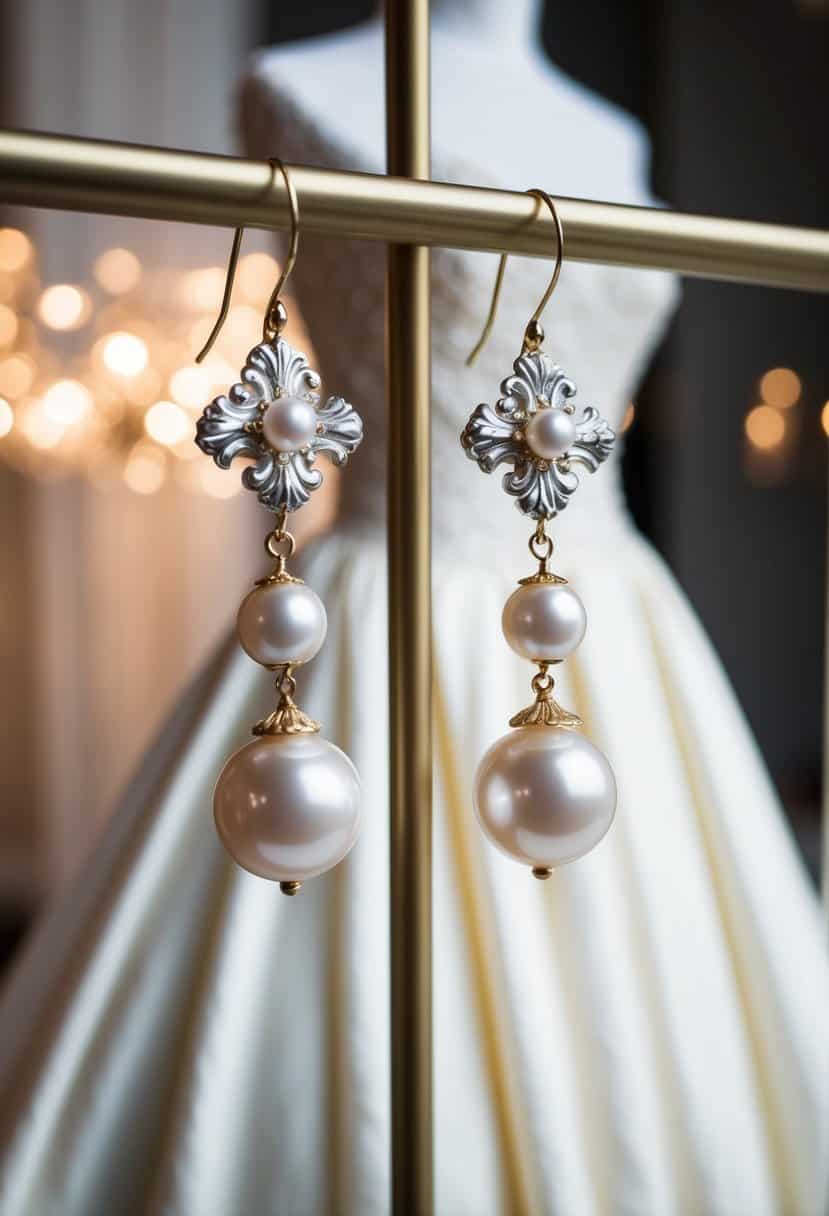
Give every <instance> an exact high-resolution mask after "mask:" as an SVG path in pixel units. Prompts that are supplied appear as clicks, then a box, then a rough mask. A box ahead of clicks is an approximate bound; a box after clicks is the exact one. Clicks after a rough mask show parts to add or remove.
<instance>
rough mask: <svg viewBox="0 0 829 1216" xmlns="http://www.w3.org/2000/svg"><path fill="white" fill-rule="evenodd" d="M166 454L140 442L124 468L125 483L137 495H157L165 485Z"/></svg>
mask: <svg viewBox="0 0 829 1216" xmlns="http://www.w3.org/2000/svg"><path fill="white" fill-rule="evenodd" d="M165 474H166V466H165V461H164V453H163V452H161V451H159V449H158V448H157V447H154V446H153V445H152V444H151V443H147V442H146V440H139V442H138V443H137V444H136V445H135V447H134V448H133V449H132V451H131V452H130V454H129V458H128V459H127V463H126V464H125V466H124V482H125V484H126V485H127V486H129V488H130V489H131V490H134V491H135V493H136V494H155V493H156V492H157V491H158V490H160V489H161V487H162V486H163V485H164V477H165Z"/></svg>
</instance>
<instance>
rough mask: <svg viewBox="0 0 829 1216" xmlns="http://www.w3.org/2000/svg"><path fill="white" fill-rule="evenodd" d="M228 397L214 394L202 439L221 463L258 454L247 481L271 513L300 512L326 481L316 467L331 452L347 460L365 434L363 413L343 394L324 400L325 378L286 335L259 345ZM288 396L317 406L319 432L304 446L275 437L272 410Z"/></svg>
mask: <svg viewBox="0 0 829 1216" xmlns="http://www.w3.org/2000/svg"><path fill="white" fill-rule="evenodd" d="M240 375H241V382H240V383H238V384H234V385H233V387H232V388H231V389H230V390H229V391H228V393H227V395H226V396H219V397H216V398H214V400H213V401H211V402H210V404H209V405H207V406H206V407H205V409H204V412H203V414H202V416H201V417H200V418H199V421H198V423H197V424H196V443H197V445H198V447H199V448H200V449H201V450H202V452H204V453H205V454H206V455H207V456H212V457H213V460H214V461H215V462H216V464H217V465H218V466H219V468H222V469H229V468H230V464H231V461H232V460H234V458H235V457H237V456H247V457H250V458H252V459H253V460H254V462H255V463H254V464H252V465H249V466H248V467H247V468H246V469H245V470H244V472H243V473H242V484H243V485H244V486H245V487H246V488H247V489H248V490H255V491H256V493H257V494H258V496H259V501H260V502H261V503H262V505H263V506H264V507H267V508H268V510H269V511H276V512H278V511H282V510H285V511H296V510H298V509H299V508H300V507H303V506H305V504H306V503H307V502H308V500H309V498H310V497H311V492H312V491H313V490H316V489H318V488H319V487H320V486H321V485H322V480H323V478H322V473H321V472H320V471H319V469H317V468H315V467H314V464H315V461H316V458H317V456H319V455H320V454H321V453H323V452H325V453H327V454H328V455H329V457H330V458H331V460H333V462H334V464H337V465H343V464H345V462H346V461H347V460H348V457H349V456H350V455H351V454H352V452H354V451H355V449H356V448H357V447H358V446H359V444H360V441H361V440H362V438H363V423H362V419H361V418H360V415H359V414H358V413H357V411H356V410H355V409H354V407H353V406H351V405H349V403H348V402H347V401H345V400H344V399H343V398H342V397H329V398H328V400H327V401H326V402H325V403H324V404H321V403H320V395H319V393H317V392H316V389H318V388H319V386H320V377H319V375H318V374H317V372H315V371H314V370H313V368H311V367H310V366H309V364H308V360H307V359H306V357H305V355H304V354H303V353H302V352H301V351H298V350H295V349H294V348H293V347H292V346H290V345H289V344H288V343H287V342H286V341H285V339H284V338H280V337H277V338H276V339H275V340H274V341H273V342H261V343H260V344H259V345H258V346H254V348H253V350H252V351H251V352H250V354H249V355H248V357H247V362H246V363H245V366H244V367H243V368H242V371H241V373H240ZM285 398H292V399H293V400H294V401H295V402H297V401H298V402H301V403H302V402H304V403H307V404H309V405H310V406H312V407H313V410H314V414H315V421H314V428H313V433H311V434H309V435H308V436H307V437H306V436H303V437H302V442H301V446H292V447H290V448H282V449H280V448H279V447H277V446H274V445H273V444H272V443H271V442H270V441H269V439H268V435H267V432H268V429H269V428H268V425H267V414H268V411H269V410H271V409H272V408H274V407H276V408H279V402H280V401H282V402H283V404H284V399H285Z"/></svg>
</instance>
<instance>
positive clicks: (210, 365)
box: [201, 355, 239, 392]
mask: <svg viewBox="0 0 829 1216" xmlns="http://www.w3.org/2000/svg"><path fill="white" fill-rule="evenodd" d="M201 366H202V367H203V368H204V370H205V371H206V372H207V373H208V374H209V376H210V387H211V389H212V390H213V391H214V392H215V391H216V390H217V389H220V390H222V391H224V390H226V389H227V388H229V386H230V385H231V384H233V383H234V381H236V380H238V378H239V373H238V371H237V369H236V368H235V367H233V366H232V364H230V363H228V361H227V359H222V358H220V357H219V356H218V355H210V356H209V358H207V359H205V361H204V363H202V364H201Z"/></svg>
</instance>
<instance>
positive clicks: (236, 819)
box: [196, 161, 363, 895]
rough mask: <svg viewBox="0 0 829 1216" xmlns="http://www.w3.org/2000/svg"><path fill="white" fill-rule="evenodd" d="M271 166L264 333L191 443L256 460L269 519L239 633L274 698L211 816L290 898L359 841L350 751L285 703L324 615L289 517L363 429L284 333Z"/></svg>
mask: <svg viewBox="0 0 829 1216" xmlns="http://www.w3.org/2000/svg"><path fill="white" fill-rule="evenodd" d="M272 165H273V166H278V167H279V169H280V171H281V172H282V175H283V177H284V179H285V186H286V189H287V193H288V199H289V202H290V207H291V241H290V247H289V251H288V257H287V260H286V262H285V266H284V268H283V271H282V274H281V276H280V279H279V282H278V283H277V285H276V287H275V288H274V290H273V293H272V295H271V299H270V302H269V304H268V308H267V311H266V313H265V322H264V326H263V338H262V342H261V343H260V344H259V345H258V346H255V347H254V348H253V350H252V351H251V352H250V354H249V355H248V357H247V362H246V364H245V366H244V368H243V369H242V371H241V374H240V381H241V382H240V383H238V384H235V385H234V386H233V387H232V388H231V389H230V391H229V392H228V394H227V396H221V397H217V398H216V399H215V400H214V401H211V402H210V404H209V405H208V406H206V408H205V410H204V413H203V414H202V416H201V418H200V419H199V421H198V424H197V427H196V443H197V444H198V446H199V448H201V450H202V451H203V452H204V453H206V454H207V455H208V456H212V457H213V459H214V461H215V462H216V464H217V465H218V466H219V467H220V468H223V469H227V468H229V467H230V464H231V461H232V460H233V459H234V457H236V456H245V457H249V458H252V459H253V461H254V463H253V464H252V465H250V466H249V467H248V468H246V469H245V470H244V472H243V473H242V483H243V484H244V485H245V486H246V487H247V488H248V489H249V490H255V491H256V493H257V494H258V497H259V501H260V502H261V503H262V505H263V506H264V507H266V508H267V509H268V510H269V511H273V512H274V513H275V515H276V526H275V527H274V529H273V531H272V532H271V533H270V534H269V535H268V537H267V539H266V541H265V548H266V550H267V552H268V554H269V556H270V557H271V558H272V559H273V561H274V566H273V569H272V570H271V572H270V573H269V574H268V575H267V576H266V577H265V578H263V579H260V580H259V581H258V582H257V583H256V585H255V586H254V588H253V590H252V591H250V592H249V594H248V595H247V596H246V597H245V599H244V600H243V601H242V605H241V607H240V609H239V615H238V618H237V630H238V634H239V640H240V642H241V644H242V647H243V649H244V650H245V651H246V652H247V654H248V655H250V657H251V658H252V659H254V660H255V661H256V662H257V663H261V664H262V666H263V667H266V668H268V670H269V671H272V672H274V674H275V676H276V689H277V693H278V697H279V700H278V704H277V706H276V709H275V710H274V711H273V713H271V714H270V715H269V716H268V717H267V718H265V719H264V720H263V721H262V722H259V723H257V725H256V726H254V727H253V734H254V735H255V736H256V738H255V739H254V740H253V742H251V743H248V744H246V745H245V746H244V747H243V748H241V749H240V750H239V751H238V752H236V753H235V754H234V755H233V756H231V757H230V759H229V760H228V761H227V763H226V764H225V766H224V768H223V769H222V772H221V775H220V777H219V780H218V782H217V784H216V790H215V793H214V796H213V811H214V817H215V820H216V827H217V829H218V833H219V836H220V837H221V840H222V843H223V844H224V846H225V848H226V849H227V851H228V853H230V855H231V857H232V858H233V859H234V861H236V862H237V863H238V864H239V865H240V866H242V867H243V869H245V870H249V871H250V872H251V873H252V874H258V875H259V876H260V877H261V878H269V879H272V880H274V881H277V882H278V883H279V885H280V889H281V890H282V891H283V892H284V893H285V894H286V895H295V894H296V893H297V891H298V890H299V889H300V887H301V885H302V883H303V882H304V881H305V880H306V879H308V878H314V877H316V876H317V875H319V874H324V873H325V871H326V870H330V869H331V868H332V867H333V866H335V865H336V864H337V863H338V862H340V861H342V859H343V858H344V857H345V856H346V854H347V853H348V852H349V850H350V849H351V847H352V845H353V844H354V842H355V840H356V839H357V834H358V831H359V827H360V782H359V777H358V775H357V770H356V769H355V768H354V765H353V764H352V763H351V761H350V760H349V758H348V756H346V755H345V754H344V753H343V752H341V751H340V749H339V748H338V747H335V746H334V744H333V743H329V742H328V740H327V739H323V738H322V737H321V735H320V734H319V729H320V727H319V724H318V723H317V722H314V721H313V719H311V718H309V717H308V715H307V714H305V713H303V711H302V710H301V709H300V708H299V707H298V706H297V704H296V703H295V701H294V693H295V692H296V680H295V677H294V673H295V671H296V669H297V668H298V667H299V666H300V665H301V664H303V663H307V662H308V661H309V660H310V659H313V658H314V656H315V655H316V654H317V653H318V652H319V650H320V649H321V647H322V644H323V642H324V640H325V634H326V627H327V621H326V613H325V607H324V605H323V603H322V601H321V600H320V598H319V596H317V595H316V593H315V592H314V591H312V590H311V588H310V587H307V586H306V585H305V583H303V581H302V580H301V579H299V578H297V577H295V576H294V575H292V574H290V573H289V572H288V570H287V562H288V559H289V558H290V556H291V554H292V553H293V550H294V538H293V537H292V535H291V533H290V532H288V531H287V530H286V527H285V524H286V520H287V517H288V514H289V513H290V512H292V511H296V510H298V509H299V508H300V507H302V506H304V505H305V504H306V503H307V502H308V500H309V498H310V495H311V492H312V491H313V490H315V489H317V488H318V487H319V486H320V485H321V484H322V474H321V473H320V472H319V470H318V469H316V468H315V467H314V466H315V461H316V457H317V456H318V455H320V454H321V453H327V454H328V455H329V457H330V458H331V459H332V460H333V461H334V463H335V464H339V465H342V464H345V462H346V460H347V459H348V457H349V455H350V454H351V453H352V452H353V451H354V450H355V449H356V448H357V446H358V445H359V443H360V440H361V439H362V435H363V424H362V421H361V419H360V416H359V414H358V413H357V412H356V410H354V409H353V408H352V406H350V405H349V404H348V402H347V401H344V400H343V398H342V397H329V398H328V400H327V401H325V402H324V403H322V402H321V400H320V396H319V394H318V393H317V392H316V390H317V389H318V388H319V385H320V377H319V376H318V375H317V373H316V372H315V371H313V370H312V369H311V368H310V367H309V365H308V362H307V360H306V358H305V355H304V354H302V353H301V352H300V351H298V350H294V349H293V347H291V346H289V345H288V343H287V342H286V341H285V339H284V338H283V337H282V336H281V333H282V330H283V329H284V327H285V324H286V321H287V313H286V311H285V307H284V305H283V304H282V302H281V301H280V299H279V293H280V291H281V290H282V288H283V286H284V285H285V282H286V280H287V278H288V275H289V274H290V273H291V270H292V269H293V266H294V262H295V261H296V253H297V246H298V236H299V206H298V202H297V198H296V194H295V191H294V188H293V183H292V182H291V179H290V177H289V175H288V173H287V171H286V169H285V166H284V165H283V164H282V162H281V161H273V162H272ZM242 233H243V229H241V228H238V229H237V230H236V232H235V235H234V239H233V247H232V249H231V254H230V262H229V264H228V273H227V282H226V284H225V291H224V297H223V300H222V306H221V310H220V313H219V318H218V320H217V322H216V324H215V326H214V328H213V331H212V333H211V334H210V337H209V338H208V340H207V342H206V344H205V346H204V349H203V350H202V351H201V352H200V353H199V355H198V357H197V362H200V361H201V360H202V359H203V358H204V357H205V355H206V354H207V353H208V351H209V350H210V349H211V347H212V345H213V343H214V342H215V340H216V338H217V336H218V334H219V331H220V330H221V327H222V324H223V323H224V319H225V317H226V316H227V310H228V306H229V303H230V295H231V292H232V288H233V279H234V275H235V272H236V263H237V261H238V257H239V249H240V246H241V240H242Z"/></svg>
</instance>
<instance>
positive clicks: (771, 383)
mask: <svg viewBox="0 0 829 1216" xmlns="http://www.w3.org/2000/svg"><path fill="white" fill-rule="evenodd" d="M801 388H802V385H801V383H800V377H799V376H798V374H797V372H793V371H792V369H791V368H790V367H773V368H771V370H770V371H767V372H766V374H765V376H763V378H762V379H761V381H760V396H761V397H762V398H763V400H764V401H765V403H766V405H775V406H777V408H778V409H780V410H786V409H788V408H789V406H792V405H794V404H795V403H796V402H797V401H799V400H800V390H801Z"/></svg>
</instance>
